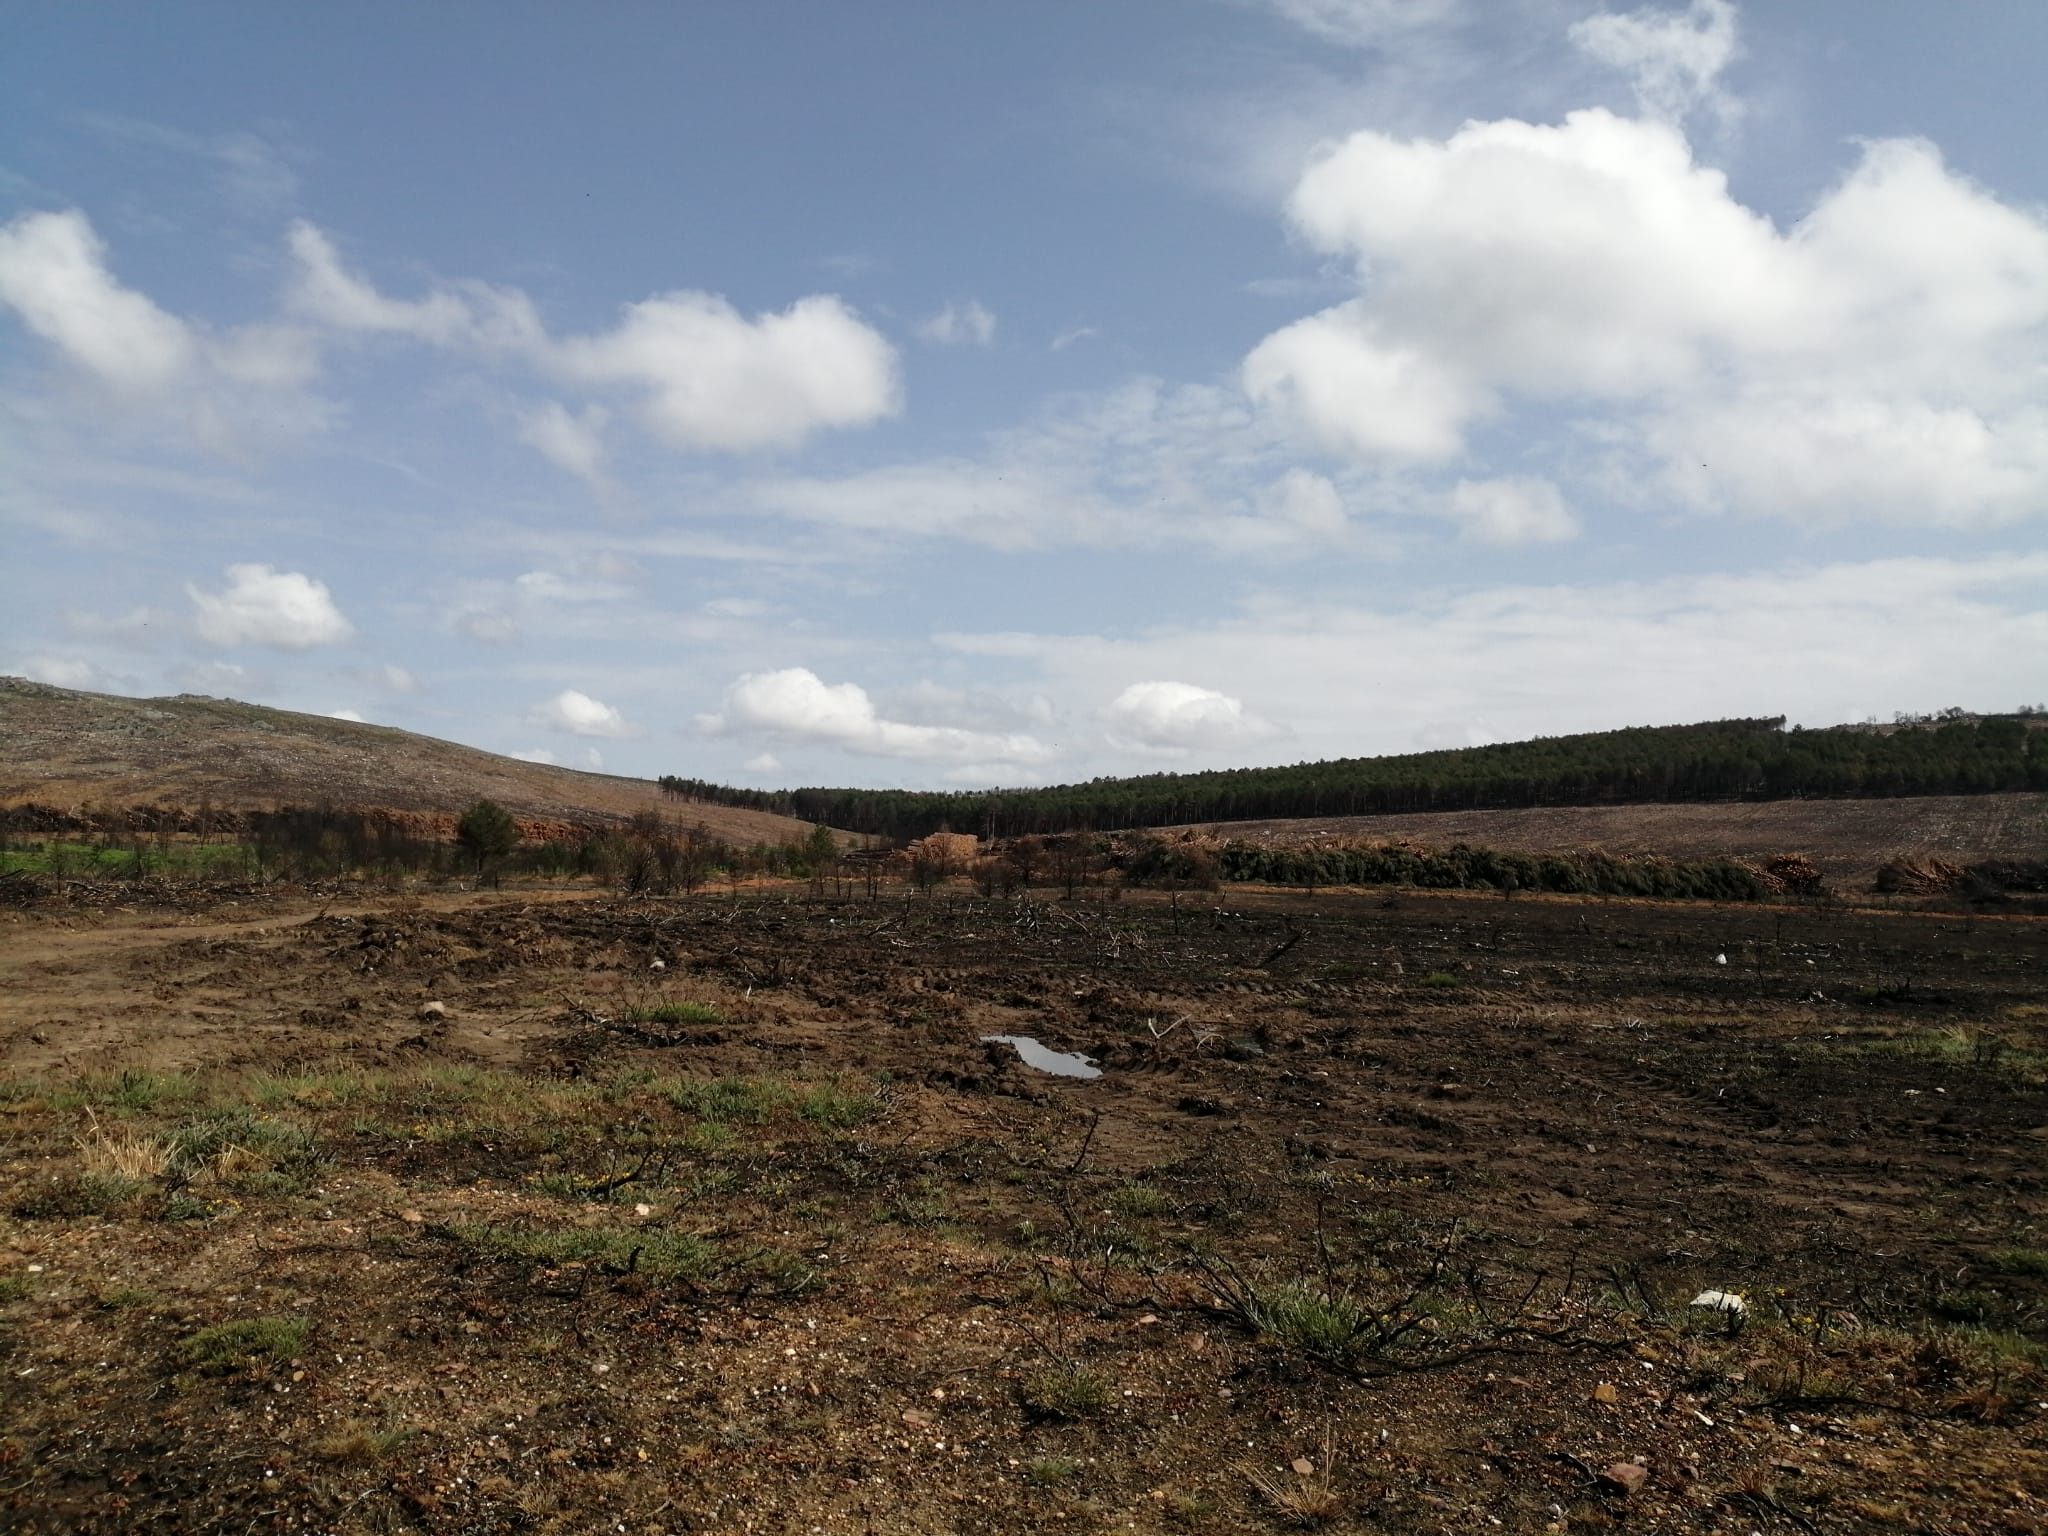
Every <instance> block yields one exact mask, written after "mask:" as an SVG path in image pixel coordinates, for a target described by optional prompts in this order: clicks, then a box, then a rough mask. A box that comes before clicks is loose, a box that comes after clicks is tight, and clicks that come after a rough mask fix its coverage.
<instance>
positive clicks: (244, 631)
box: [185, 565, 355, 651]
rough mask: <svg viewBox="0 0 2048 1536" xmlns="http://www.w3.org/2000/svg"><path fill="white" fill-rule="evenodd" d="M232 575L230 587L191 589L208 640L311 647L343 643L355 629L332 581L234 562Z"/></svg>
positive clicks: (195, 624) (197, 622)
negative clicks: (338, 601)
mask: <svg viewBox="0 0 2048 1536" xmlns="http://www.w3.org/2000/svg"><path fill="white" fill-rule="evenodd" d="M227 578H228V584H227V587H226V589H225V590H224V591H220V592H205V591H202V590H200V589H199V588H198V587H193V586H188V587H186V589H185V591H186V594H187V595H188V596H189V597H190V598H191V599H192V606H193V610H194V613H193V619H192V629H193V632H194V633H195V634H197V635H198V636H199V638H200V639H201V640H203V641H205V642H206V643H207V644H208V645H217V646H219V647H221V648H222V649H223V650H226V649H228V648H230V647H232V646H238V645H262V646H268V647H270V648H272V649H273V650H280V651H305V650H311V649H313V648H314V647H315V646H322V645H339V644H341V643H342V642H343V641H345V640H348V639H349V638H351V637H352V636H353V635H354V634H355V626H354V625H353V624H351V623H349V621H348V619H347V618H346V617H344V616H343V614H342V611H341V609H340V608H338V607H336V606H335V602H334V597H333V594H332V593H330V592H329V591H328V590H327V586H326V584H325V583H324V582H319V581H315V580H314V579H313V578H312V577H310V576H307V575H305V574H303V573H302V572H299V571H280V570H277V569H275V568H273V567H271V566H268V565H231V566H229V567H228V568H227Z"/></svg>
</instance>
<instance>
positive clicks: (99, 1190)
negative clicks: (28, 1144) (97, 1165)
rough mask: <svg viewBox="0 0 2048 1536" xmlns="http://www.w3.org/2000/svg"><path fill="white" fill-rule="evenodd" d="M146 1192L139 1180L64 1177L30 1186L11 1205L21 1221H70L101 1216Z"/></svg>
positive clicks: (92, 1175) (95, 1175) (105, 1176)
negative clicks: (82, 1217) (83, 1217)
mask: <svg viewBox="0 0 2048 1536" xmlns="http://www.w3.org/2000/svg"><path fill="white" fill-rule="evenodd" d="M147 1188H148V1185H146V1184H145V1183H144V1182H143V1181H142V1180H141V1179H128V1178H121V1177H119V1176H117V1175H110V1174H98V1173H75V1174H67V1175H64V1176H63V1177H60V1178H55V1179H47V1180H42V1181H39V1182H37V1183H35V1184H31V1185H30V1186H29V1187H28V1188H27V1189H25V1190H23V1191H22V1192H21V1194H20V1196H19V1197H18V1198H17V1199H16V1200H15V1202H14V1207H13V1211H14V1215H15V1216H17V1217H18V1218H20V1219H21V1220H23V1221H71V1220H75V1219H77V1218H78V1217H80V1216H104V1215H106V1214H108V1213H109V1212H110V1211H112V1210H114V1209H115V1208H116V1207H118V1206H121V1205H124V1204H126V1203H127V1202H128V1201H130V1200H133V1199H135V1198H136V1197H137V1196H139V1195H140V1194H142V1193H143V1191H144V1190H145V1189H147Z"/></svg>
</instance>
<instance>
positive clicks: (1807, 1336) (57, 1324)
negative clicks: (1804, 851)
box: [0, 890, 2048, 1536]
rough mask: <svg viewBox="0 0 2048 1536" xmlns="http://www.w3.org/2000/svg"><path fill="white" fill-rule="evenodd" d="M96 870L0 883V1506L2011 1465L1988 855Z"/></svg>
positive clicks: (1423, 1495) (2035, 1229)
mask: <svg viewBox="0 0 2048 1536" xmlns="http://www.w3.org/2000/svg"><path fill="white" fill-rule="evenodd" d="M113 900H114V898H113V897H111V896H109V897H105V898H103V899H100V900H87V901H84V902H65V903H60V904H46V905H43V906H38V907H35V908H31V909H27V910H16V911H9V912H0V1211H5V1212H6V1213H7V1214H4V1215H0V1372H4V1376H0V1380H4V1381H5V1382H6V1388H7V1390H6V1391H5V1393H4V1394H0V1524H5V1525H7V1527H8V1528H9V1529H13V1530H21V1531H34V1532H56V1531H73V1530H78V1531H216V1530H219V1531H228V1530H233V1531H243V1530H256V1531H337V1532H357V1531H362V1532H373V1531H374V1532H399V1531H409V1532H470V1531H476V1532H483V1531H501V1530H502V1531H561V1532H586V1531H598V1530H622V1531H634V1532H642V1531H700V1530H702V1531H708V1530H754V1531H762V1532H812V1531H830V1532H842V1531H843V1532H871V1531H872V1532H991V1533H992V1532H1013V1531H1018V1530H1024V1529H1032V1528H1040V1527H1043V1528H1049V1529H1056V1530H1076V1531H1079V1530H1092V1529H1116V1530H1139V1531H1183V1530H1195V1531H1203V1530H1206V1531H1235V1530H1246V1529H1251V1530H1264V1529H1286V1528H1308V1527H1320V1528H1323V1529H1329V1530H1347V1531H1397V1532H1409V1531H1414V1532H1424V1531H1427V1532H1437V1531H1444V1532H1450V1531H1458V1532H1469V1531H1478V1530H1509V1531H1549V1530H1557V1531H1566V1530H1573V1531H1576V1530H1587V1529H1627V1530H1643V1531H1716V1532H1729V1533H1748V1532H1776V1531H1783V1532H1797V1531H1804V1532H1809V1533H1811V1532H1851V1531H1866V1530H1868V1531H1895V1532H1906V1531H1920V1532H1943V1533H1959V1536H1960V1533H1991V1532H1999V1533H2019V1532H2029V1533H2032V1532H2039V1531H2041V1530H2042V1529H2044V1527H2048V1451H2044V1449H2043V1447H2044V1426H2048V1378H2044V1374H2043V1364H2044V1358H2048V1356H2044V1344H2048V1230H2044V1220H2048V921H2044V920H2041V919H2038V918H2033V919H2029V918H1999V917H1984V916H1977V917H1970V916H1963V915H1950V914H1933V913H1912V912H1883V911H1864V910H1853V909H1847V908H1840V907H1834V906H1812V907H1797V908H1791V907H1788V908H1760V907H1738V906H1728V907H1712V906H1696V905H1683V904H1652V903H1631V902H1607V901H1599V900H1590V899H1587V900H1580V899H1534V898H1528V897H1520V898H1516V899H1514V900H1511V901H1510V900H1502V899H1500V898H1498V897H1487V898H1482V897H1477V896H1468V895H1462V894H1450V893H1445V894H1430V895H1425V894H1418V893H1411V892H1403V893H1399V894H1397V895H1394V894H1382V893H1376V892H1368V893H1350V894H1345V893H1336V894H1332V893H1327V892H1326V893H1323V894H1320V895H1318V896H1316V897H1314V898H1309V897H1306V896H1304V895H1301V894H1284V893H1256V892H1244V891H1236V890H1233V891H1229V892H1225V893H1222V894H1220V895H1217V894H1183V895H1180V896H1178V897H1173V898H1168V897H1164V896H1160V897H1156V898H1146V899H1142V900H1140V899H1138V898H1136V897H1131V898H1127V899H1125V900H1123V901H1118V902H1109V901H1078V902H1064V901H1055V900H1049V899H1033V900H1028V901H994V902H991V901H984V900H979V899H974V898H971V897H969V896H966V895H964V894H951V893H941V894H939V895H938V896H937V897H936V898H927V897H924V896H921V895H917V896H913V895H910V894H908V893H905V892H902V891H885V892H884V895H883V899H881V900H876V901H870V900H867V899H863V898H861V897H858V896H856V897H851V898H848V899H843V900H841V899H831V898H820V897H814V896H809V895H805V894H800V893H796V892H787V893H785V892H779V891H773V890H770V891H751V892H747V893H745V894H744V895H742V896H741V897H740V898H739V899H737V900H735V899H734V898H732V897H731V896H729V895H718V896H703V895H700V896H698V897H695V898H689V899H677V900H641V901H623V900H616V899H611V898H583V897H571V896H564V895H562V894H560V893H546V892H530V893H521V892H509V891H508V892H505V893H501V894H497V895H490V894H485V895H471V896H439V897H432V898H426V899H417V898H405V899H394V898H390V897H372V896H363V895H349V894H346V893H344V894H339V895H337V894H333V893H329V894H327V895H325V896H311V897H290V896H283V897H276V896H259V895H256V894H253V893H250V892H240V893H232V894H221V895H218V896H214V897H209V898H200V899H194V898H190V897H185V898H180V899H178V900H175V901H173V900H170V899H168V898H167V899H166V902H165V904H162V905H153V906H152V905H134V904H132V903H131V904H130V905H129V906H127V907H125V908H124V907H122V906H118V905H111V904H108V903H111V902H112V901H113ZM991 1035H1019V1036H1028V1037H1031V1038H1033V1039H1036V1040H1038V1041H1040V1042H1042V1043H1043V1044H1045V1045H1046V1046H1049V1047H1051V1048H1052V1049H1054V1050H1057V1051H1062V1052H1078V1053H1083V1054H1085V1055H1086V1056H1087V1057H1088V1058H1091V1059H1092V1062H1093V1064H1094V1065H1095V1066H1096V1067H1097V1068H1098V1069H1099V1071H1100V1074H1101V1075H1100V1076H1098V1077H1094V1078H1088V1079H1079V1078H1067V1077H1060V1076H1053V1075H1047V1074H1045V1073H1041V1072H1037V1071H1034V1070H1032V1069H1030V1068H1028V1067H1026V1066H1025V1065H1023V1064H1022V1063H1021V1062H1020V1061H1019V1060H1018V1059H1017V1057H1016V1053H1015V1052H1014V1051H1013V1050H1012V1049H1011V1047H1009V1046H1008V1045H1004V1044H1000V1043H991V1042H989V1041H987V1040H986V1039H985V1038H984V1037H987V1036H991ZM1708 1290H1715V1291H1723V1292H1732V1293H1738V1294H1739V1295H1740V1296H1741V1297H1743V1298H1744V1302H1745V1305H1746V1311H1745V1312H1743V1313H1741V1314H1739V1315H1738V1314H1733V1313H1730V1312H1726V1311H1722V1310H1717V1309H1713V1308H1707V1307H1695V1306H1689V1305H1688V1303H1689V1302H1690V1301H1691V1299H1692V1298H1693V1297H1694V1296H1695V1295H1696V1294H1698V1293H1700V1292H1703V1291H1708Z"/></svg>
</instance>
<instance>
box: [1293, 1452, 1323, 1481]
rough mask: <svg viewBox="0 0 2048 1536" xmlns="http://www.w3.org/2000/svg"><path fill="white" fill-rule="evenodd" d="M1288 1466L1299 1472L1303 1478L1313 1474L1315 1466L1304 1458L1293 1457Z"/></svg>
mask: <svg viewBox="0 0 2048 1536" xmlns="http://www.w3.org/2000/svg"><path fill="white" fill-rule="evenodd" d="M1289 1465H1291V1466H1292V1467H1293V1468H1294V1470H1295V1471H1297V1472H1299V1473H1300V1474H1301V1475H1302V1476H1303V1477H1308V1476H1310V1475H1311V1474H1312V1473H1314V1471H1315V1469H1316V1464H1315V1463H1314V1462H1312V1461H1310V1460H1309V1459H1308V1458H1307V1457H1306V1456H1297V1457H1295V1458H1294V1460H1293V1461H1292V1462H1291V1463H1289Z"/></svg>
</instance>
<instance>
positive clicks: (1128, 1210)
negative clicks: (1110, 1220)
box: [1109, 1184, 1166, 1221]
mask: <svg viewBox="0 0 2048 1536" xmlns="http://www.w3.org/2000/svg"><path fill="white" fill-rule="evenodd" d="M1109 1203H1110V1207H1111V1208H1112V1209H1113V1210H1114V1211H1115V1212H1116V1213H1117V1214H1118V1215H1119V1216H1122V1217H1124V1218H1126V1219H1127V1220H1130V1221H1143V1220H1147V1219H1149V1218H1150V1217H1154V1216H1160V1215H1164V1214H1165V1212H1166V1195H1165V1193H1164V1192H1163V1191H1162V1190H1161V1189H1160V1188H1159V1187H1158V1186H1157V1185H1156V1184H1126V1185H1124V1186H1123V1187H1122V1188H1120V1189H1118V1190H1117V1191H1116V1192H1115V1193H1114V1194H1112V1195H1111V1196H1110V1197H1109Z"/></svg>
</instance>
